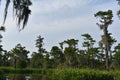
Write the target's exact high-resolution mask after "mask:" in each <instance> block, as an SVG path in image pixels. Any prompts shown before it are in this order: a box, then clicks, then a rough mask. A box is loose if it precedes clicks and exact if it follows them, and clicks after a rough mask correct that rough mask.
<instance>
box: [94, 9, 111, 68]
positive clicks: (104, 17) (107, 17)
mask: <svg viewBox="0 0 120 80" xmlns="http://www.w3.org/2000/svg"><path fill="white" fill-rule="evenodd" d="M94 16H95V17H97V18H99V21H100V23H97V25H98V26H99V28H100V29H101V30H103V33H104V41H105V42H104V45H105V54H106V69H109V55H108V54H109V52H110V50H109V47H110V43H109V41H108V35H109V33H108V26H109V25H111V24H112V22H113V20H112V17H113V14H112V10H108V11H98V12H97V13H96V14H94Z"/></svg>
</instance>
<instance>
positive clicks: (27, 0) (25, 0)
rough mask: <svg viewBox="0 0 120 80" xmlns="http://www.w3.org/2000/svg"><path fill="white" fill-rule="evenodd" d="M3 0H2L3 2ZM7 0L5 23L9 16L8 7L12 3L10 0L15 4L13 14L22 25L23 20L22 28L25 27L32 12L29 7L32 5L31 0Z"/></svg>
mask: <svg viewBox="0 0 120 80" xmlns="http://www.w3.org/2000/svg"><path fill="white" fill-rule="evenodd" d="M1 1H2V0H0V2H1ZM4 1H6V4H5V9H4V21H3V25H4V24H5V21H6V18H7V13H8V12H9V11H8V7H9V5H10V2H12V4H13V15H14V17H15V18H16V19H17V24H18V26H19V27H20V24H21V22H23V27H22V29H23V28H24V27H25V25H26V24H27V22H28V18H29V15H30V13H31V10H30V9H29V7H30V6H31V5H32V2H31V0H12V1H11V0H4Z"/></svg>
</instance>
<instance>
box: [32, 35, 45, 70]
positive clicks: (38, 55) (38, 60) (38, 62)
mask: <svg viewBox="0 0 120 80" xmlns="http://www.w3.org/2000/svg"><path fill="white" fill-rule="evenodd" d="M43 40H44V38H42V37H41V36H38V37H37V39H36V44H35V45H36V47H37V48H38V52H34V53H33V54H32V58H31V66H32V67H39V68H43V65H44V62H43V61H44V55H46V53H47V51H46V50H45V49H44V48H43V45H44V43H43Z"/></svg>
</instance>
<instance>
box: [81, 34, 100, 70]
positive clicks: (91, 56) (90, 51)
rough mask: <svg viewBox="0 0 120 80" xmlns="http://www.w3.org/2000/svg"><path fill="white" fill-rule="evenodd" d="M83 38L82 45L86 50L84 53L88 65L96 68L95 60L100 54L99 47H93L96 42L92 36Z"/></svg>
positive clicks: (84, 35)
mask: <svg viewBox="0 0 120 80" xmlns="http://www.w3.org/2000/svg"><path fill="white" fill-rule="evenodd" d="M82 36H83V37H84V42H83V43H82V45H83V47H85V48H86V49H85V51H84V52H85V55H86V59H87V60H86V61H87V65H88V66H89V67H90V68H93V67H95V64H94V61H95V58H96V57H97V54H98V52H99V50H98V48H97V47H93V46H94V44H95V42H96V41H95V40H94V39H93V38H92V37H91V35H90V34H82Z"/></svg>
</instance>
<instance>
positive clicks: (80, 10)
mask: <svg viewBox="0 0 120 80" xmlns="http://www.w3.org/2000/svg"><path fill="white" fill-rule="evenodd" d="M32 2H33V5H32V6H31V7H30V9H31V10H32V13H31V15H30V18H29V21H28V24H27V26H26V27H25V29H24V30H22V31H20V32H19V30H18V27H17V25H16V21H15V20H13V18H12V12H11V11H10V13H8V15H9V16H8V17H7V21H6V23H5V26H6V31H5V32H2V35H3V39H2V43H1V44H2V45H3V48H4V49H5V50H8V51H9V50H11V49H12V48H14V47H15V46H16V45H17V44H18V43H20V44H22V46H25V47H26V49H27V50H29V51H31V52H34V51H37V48H36V47H35V40H36V39H37V37H38V36H39V35H41V36H42V37H44V43H45V45H44V46H43V47H44V48H46V49H47V50H48V51H50V49H51V47H52V46H59V43H60V42H62V41H64V40H67V39H72V38H74V39H77V40H79V48H81V44H82V42H83V37H81V34H85V33H89V34H90V35H91V36H92V37H93V38H94V39H95V40H96V41H99V40H100V38H101V35H102V31H101V30H100V29H99V27H98V26H97V25H96V23H97V22H98V19H96V18H95V17H94V14H95V13H96V12H98V11H106V10H109V9H111V10H113V14H114V17H113V20H114V22H113V24H112V25H110V26H109V32H110V33H112V35H113V36H114V38H116V39H117V40H118V43H120V38H119V37H120V35H119V34H120V31H119V24H120V20H119V18H118V17H117V15H116V12H117V10H119V9H120V6H118V5H117V1H116V0H32ZM1 6H3V5H1ZM1 6H0V7H1ZM9 9H11V8H9ZM0 11H2V9H1V10H0ZM0 18H1V20H0V22H2V18H3V14H0Z"/></svg>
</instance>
